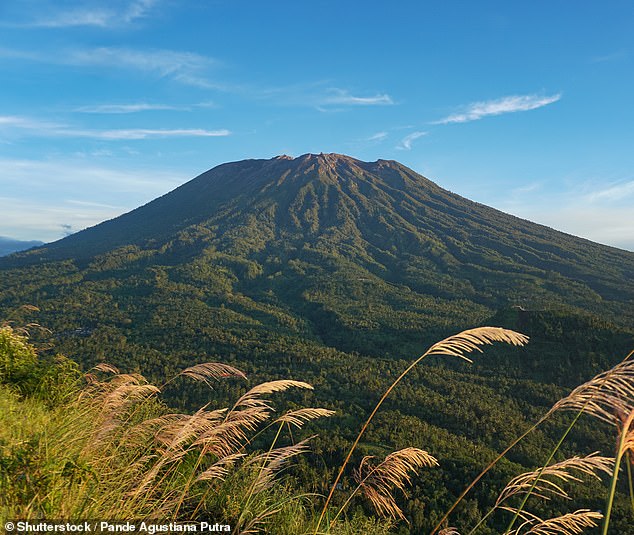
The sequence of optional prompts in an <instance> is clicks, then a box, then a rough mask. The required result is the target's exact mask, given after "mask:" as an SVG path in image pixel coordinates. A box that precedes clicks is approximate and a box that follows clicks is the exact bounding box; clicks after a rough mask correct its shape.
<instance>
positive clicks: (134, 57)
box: [61, 47, 219, 89]
mask: <svg viewBox="0 0 634 535" xmlns="http://www.w3.org/2000/svg"><path fill="white" fill-rule="evenodd" d="M61 62H62V63H66V64H71V65H80V66H97V67H111V68H127V69H132V70H136V71H141V72H147V73H152V74H156V75H158V76H160V77H163V78H171V79H173V80H176V81H178V82H181V83H184V84H187V85H194V86H198V87H203V88H207V89H211V88H218V87H219V86H218V85H217V84H214V83H212V82H211V81H209V80H207V79H206V78H205V77H204V73H205V71H206V70H207V69H209V68H210V67H211V66H213V65H215V64H217V62H216V61H215V60H213V59H211V58H209V57H206V56H202V55H200V54H196V53H193V52H178V51H175V50H136V49H131V48H120V47H99V48H90V49H78V50H74V51H70V52H69V53H68V55H67V56H66V57H65V58H62V59H61Z"/></svg>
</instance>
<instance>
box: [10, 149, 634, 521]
mask: <svg viewBox="0 0 634 535" xmlns="http://www.w3.org/2000/svg"><path fill="white" fill-rule="evenodd" d="M23 304H31V305H36V306H37V307H39V309H40V312H39V313H38V315H37V322H38V323H40V324H42V325H45V326H46V327H49V328H51V329H52V330H53V332H54V333H55V336H56V345H57V348H58V349H59V350H61V351H64V352H65V353H67V354H69V355H70V356H72V357H74V358H76V359H77V360H80V361H81V362H83V363H84V365H86V366H88V365H90V364H94V363H96V362H100V361H107V362H110V363H113V364H115V365H118V366H120V367H121V368H122V369H124V370H136V369H138V370H141V371H143V372H144V373H146V374H147V375H149V376H152V377H158V378H163V377H166V376H168V375H170V374H171V373H172V372H173V371H174V370H177V369H181V368H183V367H184V366H187V365H191V364H194V363H197V362H202V361H207V360H222V361H224V362H228V363H232V364H235V365H238V366H239V367H240V368H242V369H244V370H245V371H246V372H247V373H248V375H249V376H250V377H251V378H252V379H253V380H257V379H258V378H272V377H275V378H280V377H289V378H295V379H302V380H307V381H309V382H311V383H313V384H315V386H316V393H315V395H316V396H317V397H318V400H317V401H316V403H321V404H324V405H325V406H329V407H335V408H338V410H339V411H340V412H339V414H340V416H339V417H338V418H334V419H332V420H331V422H332V427H331V428H329V430H328V438H327V439H324V441H323V442H322V443H321V445H320V446H319V447H320V448H321V449H320V450H319V451H320V452H321V453H320V455H323V456H325V457H328V456H335V457H336V456H337V455H339V453H338V452H339V451H340V447H341V444H345V443H346V441H347V440H349V439H350V436H351V432H352V431H351V430H352V429H353V428H354V427H355V426H356V425H357V423H358V421H359V419H360V417H361V415H364V414H366V413H367V411H368V409H369V405H370V404H371V403H372V402H373V400H374V401H375V400H376V399H378V397H379V396H380V393H381V392H382V391H383V389H384V388H385V386H386V383H387V381H388V380H389V379H390V378H393V377H395V376H396V374H397V373H398V371H400V370H402V369H403V367H404V360H403V359H406V360H408V361H409V360H411V359H413V358H414V357H416V356H418V355H419V354H420V353H421V352H422V351H423V349H424V348H425V347H426V346H427V345H429V344H430V343H432V342H435V341H437V340H439V339H441V338H443V337H445V336H447V335H449V334H453V333H455V332H457V331H459V330H462V329H464V328H468V327H473V326H477V325H485V324H490V325H499V326H505V327H511V328H515V329H517V330H519V331H522V332H525V333H526V334H529V335H530V336H531V343H530V344H529V346H528V347H527V348H526V349H522V350H521V351H520V350H510V349H508V348H505V349H504V351H501V350H500V351H498V350H496V349H493V350H487V352H486V355H485V356H483V357H480V356H478V357H477V358H476V362H475V364H474V365H473V366H472V367H467V366H466V365H465V364H464V363H453V362H448V361H446V360H445V361H442V362H443V364H442V366H443V369H442V370H439V369H437V368H429V367H428V365H425V366H424V367H423V368H421V369H420V370H418V371H415V372H414V373H413V374H412V376H411V379H410V380H409V381H406V382H405V383H404V384H403V385H401V386H400V387H399V391H398V393H397V394H396V396H395V397H394V399H393V400H391V401H390V403H389V404H387V405H386V406H385V409H386V411H388V414H389V418H388V416H386V417H385V420H381V419H380V418H379V420H377V424H376V429H375V430H373V431H372V432H370V433H369V434H368V441H369V443H368V444H367V445H366V446H365V447H367V450H366V452H370V453H372V452H374V451H376V450H377V449H379V450H380V449H381V448H383V447H395V446H399V447H402V446H404V445H414V446H420V447H424V448H425V449H429V450H430V451H434V452H436V453H439V456H440V457H442V456H443V455H442V454H443V452H444V453H446V454H447V455H450V458H451V459H452V467H453V468H451V469H449V471H448V472H447V473H448V474H449V475H448V476H447V477H449V478H454V479H452V481H456V480H458V481H464V480H465V478H466V476H465V473H469V474H473V473H476V472H474V464H475V463H477V460H476V459H474V458H473V455H472V452H473V451H475V450H474V448H476V449H477V450H478V451H479V452H480V455H481V456H484V457H487V456H489V457H490V456H491V455H492V452H493V451H499V450H500V448H501V446H502V445H505V444H507V443H508V442H510V440H512V439H513V438H515V437H516V436H517V430H518V429H519V428H526V426H527V421H531V419H533V418H534V416H535V414H539V413H540V411H543V410H544V409H545V407H548V406H549V404H550V403H552V402H553V401H554V400H555V399H556V398H557V396H560V395H561V394H562V393H563V392H564V390H563V389H562V388H561V387H562V385H565V386H572V385H575V384H577V383H578V382H580V381H582V380H585V379H588V378H589V377H592V376H593V375H594V374H595V373H597V372H598V371H600V370H602V369H605V368H607V367H608V366H610V365H613V364H614V363H616V362H618V361H619V360H620V359H621V358H623V357H624V356H625V354H626V353H627V351H629V350H631V349H632V348H634V253H632V252H628V251H623V250H619V249H616V248H613V247H607V246H604V245H599V244H596V243H593V242H590V241H588V240H585V239H581V238H577V237H575V236H571V235H569V234H564V233H562V232H558V231H556V230H553V229H551V228H548V227H545V226H542V225H538V224H535V223H532V222H530V221H526V220H522V219H519V218H517V217H513V216H511V215H508V214H505V213H503V212H500V211H498V210H495V209H493V208H490V207H487V206H484V205H482V204H478V203H475V202H472V201H470V200H468V199H465V198H463V197H461V196H459V195H456V194H454V193H451V192H449V191H447V190H445V189H443V188H441V187H440V186H438V185H437V184H435V183H433V182H431V181H430V180H428V179H426V178H425V177H423V176H421V175H419V174H417V173H415V172H414V171H412V170H411V169H408V168H407V167H405V166H403V165H402V164H400V163H398V162H395V161H388V160H378V161H376V162H362V161H359V160H356V159H354V158H351V157H348V156H342V155H338V154H319V155H314V154H306V155H303V156H299V157H297V158H290V157H287V156H278V157H276V158H273V159H270V160H246V161H241V162H234V163H227V164H223V165H220V166H218V167H215V168H214V169H211V170H210V171H207V172H206V173H203V174H202V175H200V176H198V177H197V178H195V179H193V180H191V181H189V182H187V183H186V184H183V185H182V186H180V187H179V188H177V189H176V190H174V191H172V192H170V193H168V194H166V195H164V196H162V197H160V198H158V199H156V200H154V201H152V202H150V203H148V204H146V205H145V206H141V207H139V208H137V209H135V210H133V211H131V212H129V213H127V214H124V215H122V216H120V217H117V218H115V219H113V220H110V221H106V222H104V223H101V224H99V225H97V226H95V227H92V228H89V229H86V230H84V231H81V232H78V233H76V234H73V235H71V236H68V237H66V238H64V239H62V240H59V241H57V242H54V243H50V244H46V245H44V246H42V247H38V248H36V249H32V250H29V251H25V252H21V253H17V254H15V255H12V256H10V257H5V258H1V259H0V317H8V316H10V317H11V319H12V320H13V321H15V322H18V323H19V322H23V323H26V322H28V321H31V320H32V316H30V315H27V312H24V311H22V310H21V309H20V306H21V305H23ZM435 362H436V364H437V363H438V362H439V361H438V360H436V361H435ZM432 364H433V363H432ZM223 388H224V387H222V386H219V387H218V390H216V391H214V392H215V393H214V394H213V396H214V399H216V398H218V399H221V398H222V396H223V395H225V394H226V392H224V391H223V390H222V389H223ZM227 388H234V387H227ZM223 392H224V394H223ZM208 396H209V394H208V393H207V392H206V391H205V392H200V391H196V390H195V389H192V390H187V391H182V392H179V393H178V394H177V395H176V398H177V400H178V402H179V403H188V402H189V401H192V399H193V398H197V399H196V401H200V399H198V398H200V397H202V398H203V399H204V400H205V402H206V401H208ZM228 397H230V396H228ZM329 425H330V424H329ZM604 438H605V437H603V438H602V437H601V436H595V438H594V439H593V442H592V441H591V442H592V444H590V443H589V444H590V445H589V447H590V446H591V447H592V448H593V449H592V450H590V451H594V450H595V449H597V448H598V447H600V444H601V443H603V442H602V441H604V442H605V444H606V447H607V448H608V449H609V448H612V443H613V441H612V442H610V440H604ZM535 440H536V442H533V443H532V446H530V448H528V449H524V450H522V451H520V452H518V453H517V454H513V455H512V456H511V460H512V461H513V462H517V463H521V464H523V465H524V466H533V465H536V464H538V463H539V462H541V460H542V459H543V458H545V457H546V456H547V453H546V450H547V448H548V447H552V446H554V442H553V441H552V440H551V439H550V438H549V437H547V436H546V435H540V436H539V437H538V439H537V438H536V439H535ZM574 440H576V441H577V444H584V440H585V439H584V438H583V437H581V436H575V437H574ZM373 448H374V449H373ZM610 451H611V450H610ZM331 460H332V459H331ZM333 462H334V461H333ZM330 464H331V465H332V464H333V463H330ZM507 469H509V467H508V466H507V467H506V468H505V470H507ZM515 473H516V472H515ZM496 477H497V476H496ZM499 477H500V478H502V476H501V475H500V476H499ZM455 486H456V485H455V484H454V483H451V482H450V481H449V480H447V481H440V480H438V481H436V482H435V483H433V484H430V485H426V484H422V485H421V486H420V487H419V488H418V489H417V490H416V493H418V494H415V495H416V496H418V495H421V496H422V495H423V494H425V493H432V494H433V492H435V491H434V489H438V488H443V489H445V490H443V491H442V492H440V494H438V495H437V496H436V497H435V498H434V499H435V500H438V502H437V503H443V504H444V503H447V502H448V501H449V500H450V499H451V498H450V496H451V494H452V493H453V495H454V496H455V494H456V493H457V492H459V490H460V489H457V488H454V487H455ZM447 489H451V491H448V490H447ZM412 507H413V508H414V509H415V506H414V505H412ZM597 507H598V508H600V507H601V505H600V504H599V505H597ZM414 509H412V510H414ZM412 515H414V513H412ZM412 518H413V516H412ZM417 522H419V521H418V520H416V521H415V522H414V525H417V526H419V527H421V526H423V527H426V529H429V526H428V525H427V524H425V522H427V520H424V519H423V520H421V521H420V522H422V523H420V522H419V523H418V524H417ZM421 529H423V528H421Z"/></svg>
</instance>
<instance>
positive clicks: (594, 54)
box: [0, 0, 634, 250]
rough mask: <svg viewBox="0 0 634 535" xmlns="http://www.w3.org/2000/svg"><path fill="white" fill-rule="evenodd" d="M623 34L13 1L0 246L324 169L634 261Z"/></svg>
mask: <svg viewBox="0 0 634 535" xmlns="http://www.w3.org/2000/svg"><path fill="white" fill-rule="evenodd" d="M633 23H634V6H633V5H632V4H631V3H630V2H626V1H617V2H612V3H610V4H609V5H605V4H604V5H599V4H592V5H590V4H589V3H586V4H575V5H574V6H572V5H571V4H570V3H569V2H564V1H563V0H555V1H548V2H546V1H545V0H538V1H536V2H531V3H530V4H525V5H512V4H510V3H507V2H500V1H484V2H478V3H472V4H471V3H463V2H456V1H449V2H443V3H442V5H437V4H436V3H430V2H414V1H404V2H400V3H399V4H398V5H392V6H387V5H386V4H384V3H382V2H359V1H353V2H346V3H345V4H342V3H340V2H334V1H332V0H320V1H316V0H315V1H312V2H290V1H286V0H285V1H281V2H276V3H274V4H269V3H260V2H253V1H246V0H241V1H233V2H230V1H228V0H220V1H218V2H209V3H207V2H195V1H193V0H185V1H183V2H178V3H175V2H168V1H166V0H114V1H112V2H108V3H106V4H104V3H103V2H98V1H96V0H94V1H90V0H84V1H78V0H66V1H63V2H55V1H53V0H28V1H16V0H7V1H5V2H3V3H2V6H0V28H1V30H2V32H1V36H0V65H1V68H2V73H3V84H2V86H0V98H1V101H2V103H3V106H2V107H1V108H0V177H2V178H1V180H2V192H1V193H0V213H2V217H0V235H2V236H9V237H11V238H16V239H21V240H43V241H52V240H56V239H59V238H61V237H63V236H64V235H65V234H67V233H69V232H74V231H77V230H80V229H82V228H85V227H87V226H91V225H94V224H96V223H98V222H100V221H102V220H104V219H109V218H112V217H115V216H117V215H120V214H121V213H124V212H126V211H129V210H131V209H133V208H135V207H137V206H139V205H141V204H144V203H146V202H148V201H150V200H151V199H153V198H155V197H157V196H159V195H162V194H164V193H166V192H167V191H169V190H171V189H173V188H174V187H176V186H178V185H180V184H182V183H183V182H185V181H187V180H189V179H191V178H193V177H194V176H196V175H198V174H200V173H201V172H204V171H205V170H207V169H209V168H211V167H214V166H216V165H218V164H221V163H224V162H228V161H236V160H242V159H247V158H272V157H274V156H276V155H279V154H290V155H293V156H298V155H300V154H304V153H308V152H313V153H319V152H337V153H342V154H349V155H351V156H353V157H355V158H358V159H361V160H364V161H375V160H377V159H380V158H382V159H394V160H398V161H399V162H402V163H403V164H404V165H407V166H408V167H411V168H412V169H413V170H415V171H417V172H419V173H421V174H423V175H425V176H427V177H428V178H430V179H431V180H433V181H434V182H436V183H438V184H439V185H440V186H441V187H443V188H446V189H448V190H451V191H453V192H455V193H458V194H460V195H462V196H464V197H467V198H470V199H472V200H475V201H478V202H481V203H484V204H487V205H490V206H493V207H495V208H498V209H500V210H503V211H506V212H509V213H512V214H514V215H518V216H520V217H523V218H526V219H529V220H531V221H535V222H537V223H541V224H545V225H548V226H550V227H553V228H556V229H558V230H562V231H564V232H568V233H571V234H574V235H577V236H581V237H585V238H588V239H591V240H594V241H597V242H600V243H605V244H609V245H613V246H616V247H620V248H624V249H629V250H634V220H633V219H632V218H631V206H632V204H633V202H634V165H633V164H634V152H633V151H632V150H631V147H632V146H633V142H634V129H632V127H631V125H632V124H634V107H633V106H632V105H631V95H632V94H634V83H633V82H634V69H633V68H632V54H633V50H634V47H633V45H634V32H632V31H631V30H632V26H633Z"/></svg>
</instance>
